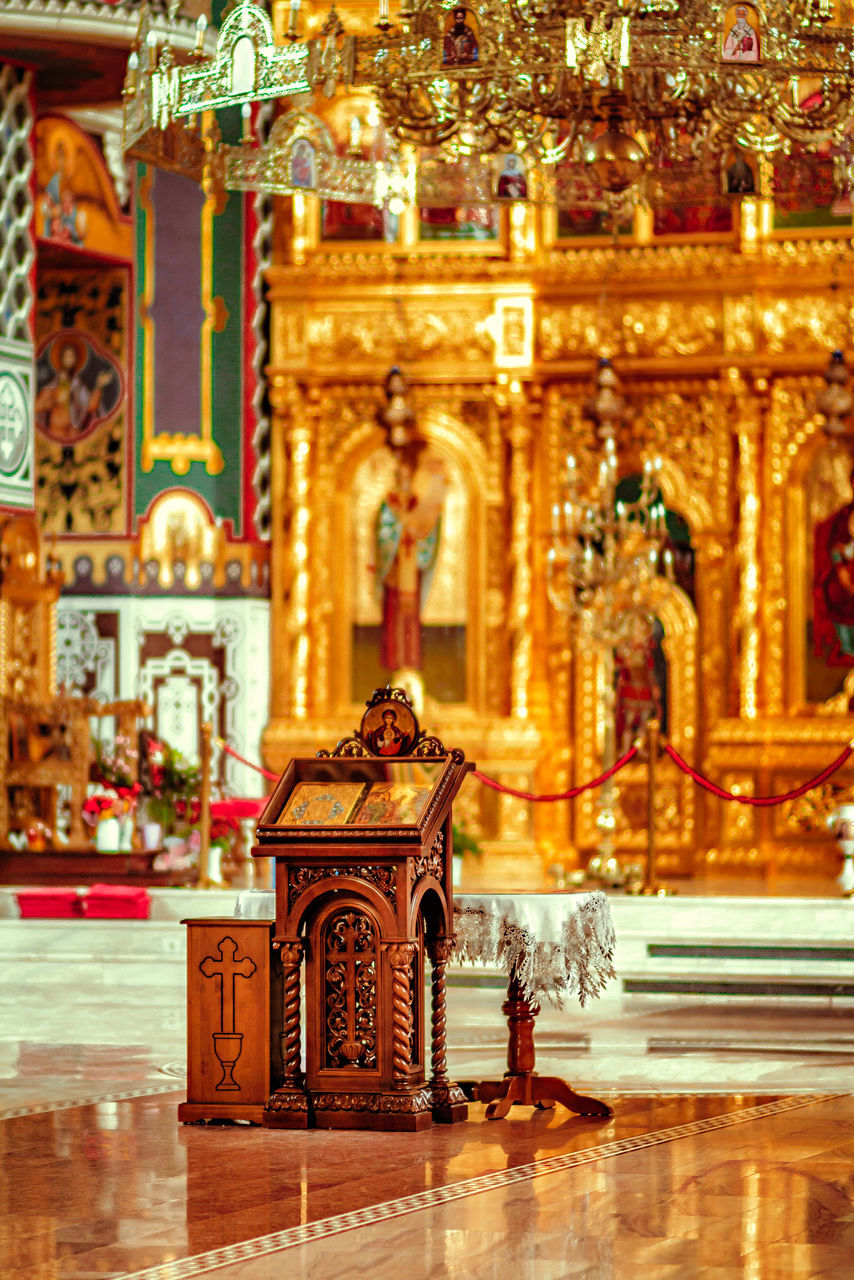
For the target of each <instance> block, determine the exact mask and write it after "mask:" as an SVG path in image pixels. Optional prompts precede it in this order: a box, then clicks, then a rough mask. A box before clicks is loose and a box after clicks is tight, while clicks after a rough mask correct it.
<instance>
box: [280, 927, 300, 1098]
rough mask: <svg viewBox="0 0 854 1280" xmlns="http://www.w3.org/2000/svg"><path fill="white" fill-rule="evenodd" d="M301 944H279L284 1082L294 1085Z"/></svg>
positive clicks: (297, 1066)
mask: <svg viewBox="0 0 854 1280" xmlns="http://www.w3.org/2000/svg"><path fill="white" fill-rule="evenodd" d="M302 948H303V944H302V943H301V942H299V941H294V942H283V943H282V944H281V948H280V951H281V956H282V969H283V971H284V993H283V1027H284V1029H283V1031H282V1035H281V1045H282V1066H283V1067H284V1072H285V1075H284V1084H285V1085H286V1086H287V1085H291V1086H295V1085H297V1084H299V1082H300V1074H301V1073H300V1016H299V996H300V978H299V967H300V962H301V960H302Z"/></svg>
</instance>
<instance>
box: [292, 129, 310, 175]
mask: <svg viewBox="0 0 854 1280" xmlns="http://www.w3.org/2000/svg"><path fill="white" fill-rule="evenodd" d="M291 186H292V187H313V186H314V147H313V146H312V145H311V143H310V142H308V141H307V139H305V138H297V140H296V141H295V142H294V145H293V147H292V148H291Z"/></svg>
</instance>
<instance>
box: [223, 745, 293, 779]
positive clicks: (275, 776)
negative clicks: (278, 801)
mask: <svg viewBox="0 0 854 1280" xmlns="http://www.w3.org/2000/svg"><path fill="white" fill-rule="evenodd" d="M217 741H218V742H219V745H220V747H221V748H222V750H223V751H224V752H225V754H226V755H227V756H231V757H232V759H233V760H239V761H240V763H241V764H245V765H246V768H247V769H254V770H255V772H256V773H260V774H261V776H262V777H263V778H266V779H267V781H268V782H278V781H279V776H280V775H279V774H278V773H271V772H270V770H269V769H264V768H262V767H261V765H260V764H253V763H252V761H251V760H247V759H246V757H245V756H241V755H239V754H238V752H236V751H235V750H234V747H230V746H229V745H228V743H227V742H223V740H222V738H219V739H217Z"/></svg>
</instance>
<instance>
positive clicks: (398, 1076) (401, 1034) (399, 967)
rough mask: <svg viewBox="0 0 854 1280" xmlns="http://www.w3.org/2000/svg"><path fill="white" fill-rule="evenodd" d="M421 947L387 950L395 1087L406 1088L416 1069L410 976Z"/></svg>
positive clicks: (404, 944)
mask: <svg viewBox="0 0 854 1280" xmlns="http://www.w3.org/2000/svg"><path fill="white" fill-rule="evenodd" d="M416 950H417V948H416V945H415V943H414V942H393V943H390V944H389V945H388V946H387V947H386V954H387V956H388V960H389V964H390V966H391V1054H392V1067H391V1075H392V1088H393V1089H405V1088H406V1086H407V1085H408V1084H409V1069H410V1067H411V1066H412V992H411V989H410V973H411V968H412V959H413V956H414V955H415V952H416Z"/></svg>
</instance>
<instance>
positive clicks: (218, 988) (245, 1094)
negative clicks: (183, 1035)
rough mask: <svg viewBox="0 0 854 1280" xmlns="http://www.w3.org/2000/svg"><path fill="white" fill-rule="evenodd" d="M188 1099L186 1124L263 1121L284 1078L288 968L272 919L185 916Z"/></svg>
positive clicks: (183, 1108)
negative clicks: (284, 978) (274, 940)
mask: <svg viewBox="0 0 854 1280" xmlns="http://www.w3.org/2000/svg"><path fill="white" fill-rule="evenodd" d="M184 923H185V924H186V925H187V1101H186V1102H182V1103H181V1105H180V1107H179V1108H178V1118H179V1120H182V1121H183V1122H184V1123H185V1124H193V1123H195V1124H197V1123H200V1122H202V1121H205V1120H250V1121H254V1122H255V1123H256V1124H260V1122H261V1120H262V1118H263V1115H264V1108H265V1106H266V1104H267V1099H268V1098H269V1096H270V1093H271V1091H272V1090H274V1089H276V1088H277V1087H278V1086H279V1085H280V1083H281V1078H282V1071H281V1053H280V1045H279V1035H280V1032H281V1021H282V969H281V965H280V963H279V959H278V956H277V954H276V952H275V951H273V949H272V947H271V941H272V932H273V926H272V924H271V922H270V921H269V920H232V919H228V918H225V919H212V918H205V919H201V920H185V921H184Z"/></svg>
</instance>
